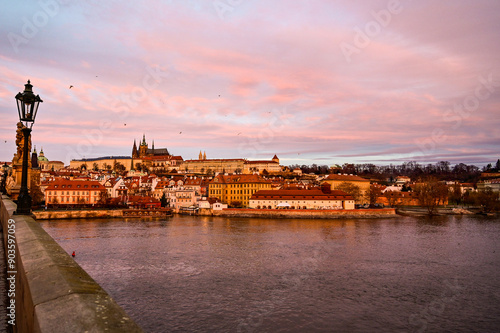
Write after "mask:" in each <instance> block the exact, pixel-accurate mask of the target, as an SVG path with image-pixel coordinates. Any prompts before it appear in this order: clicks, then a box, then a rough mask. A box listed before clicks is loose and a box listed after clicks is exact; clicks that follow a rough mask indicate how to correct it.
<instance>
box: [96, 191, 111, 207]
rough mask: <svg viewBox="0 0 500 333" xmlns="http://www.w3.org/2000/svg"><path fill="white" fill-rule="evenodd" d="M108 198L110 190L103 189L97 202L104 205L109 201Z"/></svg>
mask: <svg viewBox="0 0 500 333" xmlns="http://www.w3.org/2000/svg"><path fill="white" fill-rule="evenodd" d="M108 198H109V194H108V191H107V190H104V191H101V192H100V193H99V200H98V201H97V203H98V204H99V205H101V206H104V205H106V203H107V202H108Z"/></svg>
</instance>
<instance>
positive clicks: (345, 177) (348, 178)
mask: <svg viewBox="0 0 500 333" xmlns="http://www.w3.org/2000/svg"><path fill="white" fill-rule="evenodd" d="M325 180H339V181H344V182H369V180H368V179H365V178H362V177H359V176H355V175H338V174H330V175H328V177H326V178H325Z"/></svg>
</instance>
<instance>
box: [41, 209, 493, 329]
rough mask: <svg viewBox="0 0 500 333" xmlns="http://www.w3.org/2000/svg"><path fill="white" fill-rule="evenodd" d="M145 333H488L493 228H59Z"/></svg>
mask: <svg viewBox="0 0 500 333" xmlns="http://www.w3.org/2000/svg"><path fill="white" fill-rule="evenodd" d="M40 224H41V225H42V226H43V227H44V229H45V230H47V232H48V233H49V234H50V235H51V236H52V237H53V238H54V239H55V240H56V241H57V242H58V243H59V244H60V245H61V246H62V247H63V248H64V249H65V250H66V251H67V252H68V253H71V252H72V251H76V258H75V260H76V261H77V262H78V263H79V264H80V265H81V266H82V267H83V268H84V269H85V270H86V271H87V272H88V273H89V274H90V275H91V276H92V277H93V278H94V279H95V280H96V281H97V282H98V283H99V284H100V285H101V286H102V287H103V288H104V289H105V290H106V291H107V292H108V293H109V294H110V295H111V296H112V297H113V298H114V299H115V300H116V301H117V302H118V303H119V304H120V305H121V306H122V307H123V308H124V309H125V311H126V312H127V313H128V314H129V315H130V316H131V317H132V318H134V319H135V320H136V322H137V323H138V324H139V325H140V326H142V327H143V329H144V330H145V331H146V332H162V333H163V332H498V331H500V221H499V220H498V219H491V218H478V217H466V216H457V217H455V216H445V217H434V218H432V219H430V218H413V217H398V218H393V219H373V220H368V219H367V220H363V219H357V220H354V219H345V220H302V219H300V220H285V219H283V220H266V219H250V218H245V219H226V218H213V217H193V216H174V217H172V218H169V219H167V220H162V221H155V220H150V221H146V220H140V219H126V220H117V219H112V220H58V221H44V222H40Z"/></svg>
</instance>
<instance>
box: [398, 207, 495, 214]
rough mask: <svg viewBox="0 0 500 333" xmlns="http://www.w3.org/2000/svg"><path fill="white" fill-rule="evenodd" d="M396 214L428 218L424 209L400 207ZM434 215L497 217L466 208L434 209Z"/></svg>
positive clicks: (477, 209) (475, 208)
mask: <svg viewBox="0 0 500 333" xmlns="http://www.w3.org/2000/svg"><path fill="white" fill-rule="evenodd" d="M396 214H399V215H402V216H428V215H429V213H428V211H427V208H425V207H417V206H411V207H400V208H397V209H396ZM434 215H437V216H439V215H487V216H498V213H488V214H486V213H483V212H482V211H481V209H480V208H477V207H468V208H458V207H440V208H438V209H436V213H435V214H434Z"/></svg>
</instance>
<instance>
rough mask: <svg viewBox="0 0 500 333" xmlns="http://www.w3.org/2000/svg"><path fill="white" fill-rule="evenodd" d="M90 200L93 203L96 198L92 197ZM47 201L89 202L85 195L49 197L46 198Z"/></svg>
mask: <svg viewBox="0 0 500 333" xmlns="http://www.w3.org/2000/svg"><path fill="white" fill-rule="evenodd" d="M90 201H91V202H93V203H95V202H96V201H97V200H96V198H93V200H90ZM47 202H48V203H55V202H60V203H64V202H67V203H69V202H71V203H79V202H85V203H88V202H89V198H86V197H49V198H47Z"/></svg>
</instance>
